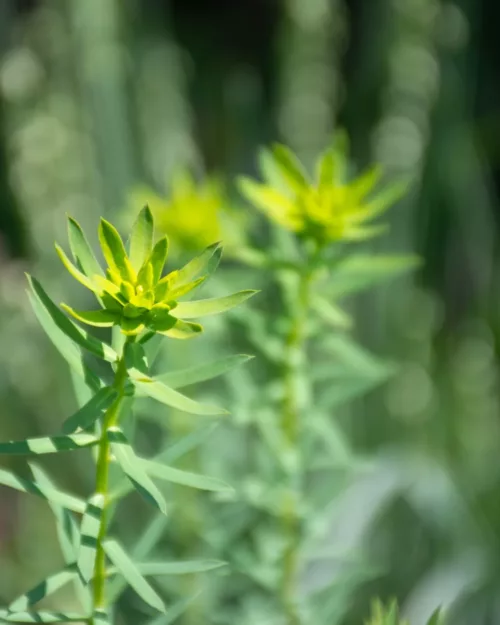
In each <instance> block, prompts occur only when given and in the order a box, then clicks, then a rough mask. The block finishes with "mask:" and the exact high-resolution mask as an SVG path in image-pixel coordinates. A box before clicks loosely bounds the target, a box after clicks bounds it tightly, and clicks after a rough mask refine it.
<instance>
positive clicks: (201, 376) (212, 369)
mask: <svg viewBox="0 0 500 625" xmlns="http://www.w3.org/2000/svg"><path fill="white" fill-rule="evenodd" d="M251 358H253V356H247V355H246V354H239V355H236V356H226V357H225V358H220V359H219V360H214V361H212V362H207V363H203V364H201V365H195V366H194V367H188V368H186V369H180V370H179V371H170V372H168V373H162V374H160V375H157V376H156V379H157V380H159V381H160V382H163V383H164V384H166V385H167V386H169V387H170V388H181V387H183V386H189V385H190V384H198V383H199V382H205V381H207V380H211V379H213V378H216V377H218V376H220V375H223V374H224V373H227V372H228V371H231V369H234V368H235V367H238V366H239V365H242V364H244V363H246V362H248V361H249V360H250V359H251Z"/></svg>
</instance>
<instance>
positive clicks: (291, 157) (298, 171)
mask: <svg viewBox="0 0 500 625" xmlns="http://www.w3.org/2000/svg"><path fill="white" fill-rule="evenodd" d="M272 154H273V157H274V160H275V162H276V164H277V166H278V167H279V170H280V173H281V175H282V176H283V178H284V179H285V181H286V182H287V184H288V185H289V187H290V188H291V189H293V191H295V192H296V193H300V192H301V191H303V189H304V188H306V187H308V186H309V180H308V178H307V174H306V172H305V171H304V168H303V167H302V164H301V162H300V161H299V159H298V158H297V157H296V156H295V154H294V153H293V152H292V151H291V150H290V148H288V147H287V146H285V145H280V144H275V145H274V146H273V147H272Z"/></svg>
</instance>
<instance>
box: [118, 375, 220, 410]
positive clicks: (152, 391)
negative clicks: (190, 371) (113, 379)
mask: <svg viewBox="0 0 500 625" xmlns="http://www.w3.org/2000/svg"><path fill="white" fill-rule="evenodd" d="M128 372H129V375H130V377H131V379H132V382H133V383H134V385H135V386H136V387H137V389H138V390H139V391H141V392H142V393H144V394H145V395H147V396H148V397H151V398H152V399H156V400H157V401H159V402H161V403H162V404H166V405H167V406H171V407H172V408H177V409H178V410H183V411H184V412H189V413H191V414H198V415H216V414H227V411H226V410H223V409H222V408H217V407H216V406H208V405H204V404H200V403H198V402H196V401H194V400H192V399H190V398H189V397H186V396H185V395H182V394H181V393H178V392H177V391H174V389H172V388H169V387H168V386H166V385H165V384H163V383H162V382H160V381H159V380H156V379H155V378H151V377H149V376H145V375H144V374H143V373H141V372H140V371H138V370H137V369H128Z"/></svg>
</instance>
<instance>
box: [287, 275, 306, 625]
mask: <svg viewBox="0 0 500 625" xmlns="http://www.w3.org/2000/svg"><path fill="white" fill-rule="evenodd" d="M311 275H312V270H311V268H310V265H309V264H308V266H307V267H306V268H305V270H304V271H302V272H301V273H300V275H299V283H298V286H297V293H296V297H295V298H294V299H295V305H294V307H293V310H292V312H291V319H290V321H291V326H290V331H289V334H288V337H287V342H286V355H285V371H284V387H285V388H284V390H285V394H284V401H283V410H282V416H281V429H282V432H283V436H284V440H285V444H286V446H287V454H288V456H289V457H290V458H291V459H292V464H291V467H290V472H289V477H290V484H289V486H290V491H289V493H290V494H289V498H288V501H287V503H286V505H285V507H284V510H283V516H282V523H283V531H284V533H285V536H286V538H287V546H286V549H285V554H284V559H283V570H282V580H281V601H282V604H283V609H284V612H285V615H286V618H287V623H288V625H301V618H300V615H299V612H298V610H297V605H296V601H295V596H296V577H297V572H298V556H299V547H300V516H299V509H298V506H299V499H300V493H301V491H302V486H303V485H302V468H301V459H300V433H301V413H302V397H301V392H302V390H303V389H302V381H303V370H304V365H305V362H304V361H305V357H306V353H305V352H306V349H305V347H306V345H305V343H306V332H305V326H306V321H307V313H308V310H309V299H310V285H311Z"/></svg>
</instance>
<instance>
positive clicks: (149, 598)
mask: <svg viewBox="0 0 500 625" xmlns="http://www.w3.org/2000/svg"><path fill="white" fill-rule="evenodd" d="M103 546H104V549H105V551H106V554H107V555H108V557H109V559H110V560H111V562H112V563H113V564H114V565H115V566H116V568H117V570H118V571H119V572H120V573H121V574H122V575H123V577H124V578H125V579H126V580H127V582H128V583H129V584H130V586H131V587H132V588H133V589H134V590H135V591H136V593H137V594H138V595H139V596H140V597H141V598H142V599H143V600H144V601H145V602H146V603H148V604H149V605H150V606H152V607H153V608H155V609H156V610H158V611H159V612H166V609H165V604H164V603H163V601H162V599H161V597H160V596H159V595H158V594H157V593H156V591H155V590H154V588H152V586H150V584H149V582H148V581H147V580H146V579H145V578H144V577H143V576H142V574H141V573H140V572H139V570H138V569H137V567H136V565H135V563H134V562H133V561H132V560H131V559H130V558H129V556H128V555H127V553H126V552H125V550H124V549H123V547H122V546H121V545H120V543H118V542H117V541H115V540H106V541H105V542H104V543H103Z"/></svg>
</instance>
